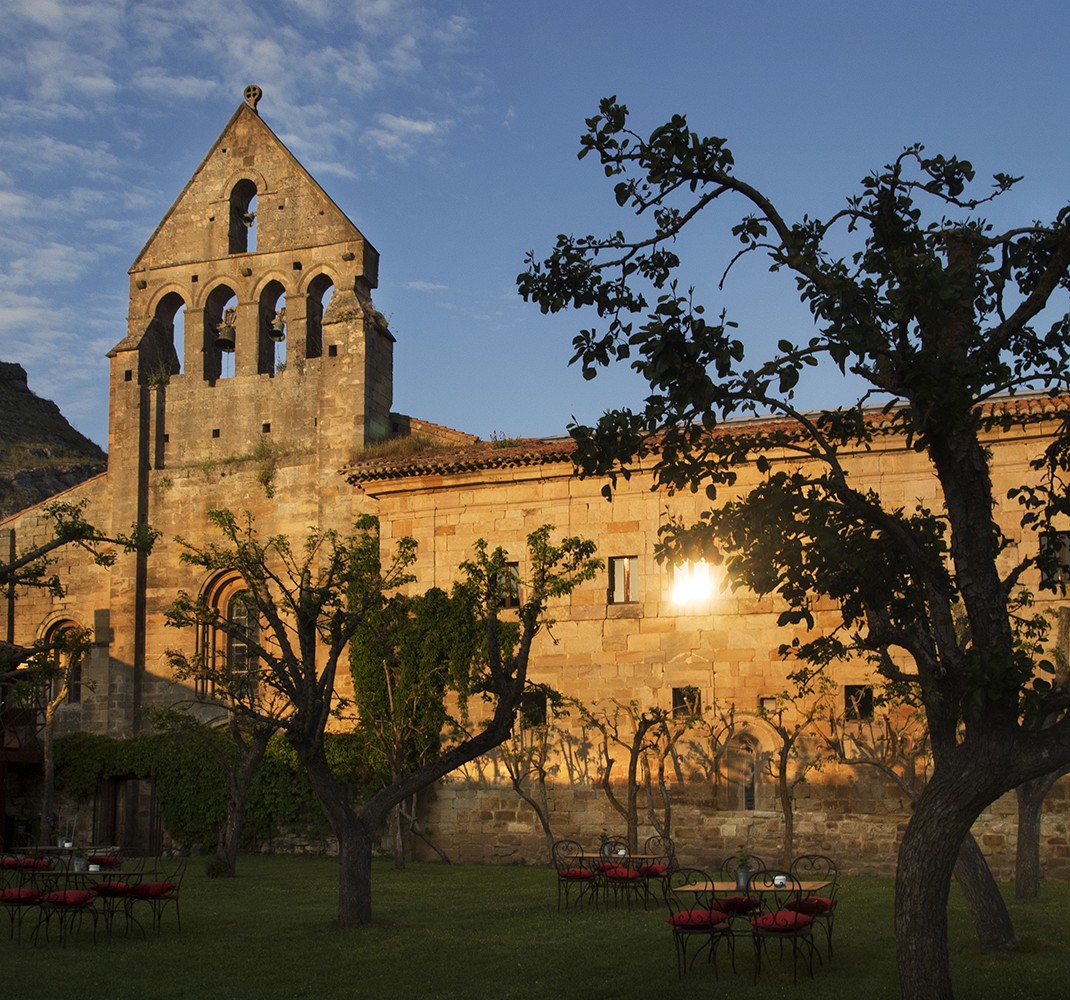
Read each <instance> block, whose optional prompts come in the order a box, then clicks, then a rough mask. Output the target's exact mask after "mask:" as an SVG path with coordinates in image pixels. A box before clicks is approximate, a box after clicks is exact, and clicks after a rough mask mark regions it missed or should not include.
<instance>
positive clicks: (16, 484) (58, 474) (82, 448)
mask: <svg viewBox="0 0 1070 1000" xmlns="http://www.w3.org/2000/svg"><path fill="white" fill-rule="evenodd" d="M107 464H108V460H107V456H106V455H105V453H104V452H103V451H102V450H101V449H100V448H99V447H97V445H95V444H94V443H93V442H92V441H90V440H89V438H87V437H85V436H84V435H82V434H80V433H79V432H78V431H76V430H75V429H74V428H73V427H72V426H71V425H70V424H69V423H67V420H66V419H65V418H64V416H63V414H62V413H60V411H59V407H58V406H56V404H55V403H53V402H51V401H50V400H47V399H41V397H40V396H35V395H34V394H33V393H32V392H30V388H29V386H28V385H27V384H26V371H25V369H24V368H23V367H22V365H16V364H10V363H8V362H4V361H0V517H7V516H8V515H9V514H14V513H15V512H16V511H19V510H22V509H23V508H24V507H29V506H30V505H31V504H35V503H38V502H40V501H41V500H44V499H46V498H47V497H50V496H52V495H53V494H54V493H58V492H60V491H61V490H65V489H69V488H70V487H71V486H76V485H77V484H78V483H80V482H82V481H83V480H85V479H88V478H89V477H90V476H95V475H97V474H98V473H100V472H103V471H104V470H105V469H106V468H107Z"/></svg>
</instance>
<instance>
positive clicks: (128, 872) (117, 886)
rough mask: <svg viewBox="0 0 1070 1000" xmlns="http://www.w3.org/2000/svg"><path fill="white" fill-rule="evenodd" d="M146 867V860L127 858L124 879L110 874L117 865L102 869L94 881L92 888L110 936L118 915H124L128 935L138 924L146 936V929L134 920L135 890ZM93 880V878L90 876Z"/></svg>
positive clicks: (124, 866) (124, 865)
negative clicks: (133, 925) (132, 925)
mask: <svg viewBox="0 0 1070 1000" xmlns="http://www.w3.org/2000/svg"><path fill="white" fill-rule="evenodd" d="M144 866H145V859H144V858H127V859H125V860H123V861H122V865H121V867H122V869H123V873H122V877H115V876H114V875H112V874H109V872H114V871H115V870H116V867H117V866H116V865H114V864H112V865H110V866H108V867H103V866H102V867H101V870H100V875H99V877H98V878H97V879H96V880H95V881H93V883H92V885H91V888H92V889H93V891H94V892H95V893H96V894H97V898H98V899H99V900H100V904H101V913H102V915H103V917H104V926H105V928H106V929H107V931H108V933H109V934H110V933H111V931H112V926H113V924H114V923H115V916H116V914H117V913H120V912H121V913H122V914H123V917H124V918H125V923H126V930H127V933H129V932H130V926H131V924H136V925H137V926H138V928H139V929H140V931H141V935H142V937H144V936H145V928H144V927H142V926H141V923H140V922H139V921H137V920H136V919H135V918H134V913H133V909H134V890H135V889H136V887H137V885H138V883H140V882H141V880H142V876H141V870H142V869H143V868H144ZM90 877H91V878H92V876H90Z"/></svg>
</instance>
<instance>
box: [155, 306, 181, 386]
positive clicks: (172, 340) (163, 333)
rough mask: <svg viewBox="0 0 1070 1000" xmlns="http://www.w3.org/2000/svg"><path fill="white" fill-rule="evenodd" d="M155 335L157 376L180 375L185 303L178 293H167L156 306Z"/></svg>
mask: <svg viewBox="0 0 1070 1000" xmlns="http://www.w3.org/2000/svg"><path fill="white" fill-rule="evenodd" d="M155 318H156V335H157V337H159V354H160V371H159V373H157V372H149V375H150V377H151V376H153V375H158V377H160V378H164V377H166V376H169V375H181V374H182V364H183V357H184V354H185V330H186V303H185V301H184V300H183V298H182V296H181V295H179V294H178V292H168V293H167V294H166V295H165V296H164V297H163V298H162V299H160V302H159V304H158V305H157V306H156V317H155Z"/></svg>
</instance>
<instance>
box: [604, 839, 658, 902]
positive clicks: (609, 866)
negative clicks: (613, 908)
mask: <svg viewBox="0 0 1070 1000" xmlns="http://www.w3.org/2000/svg"><path fill="white" fill-rule="evenodd" d="M602 853H603V856H604V860H601V861H599V862H598V877H599V879H600V880H601V883H602V889H603V893H604V895H605V898H606V905H607V906H608V905H609V895H610V893H612V894H613V901H614V902H615V903H619V902H620V900H621V898H622V897H623V899H624V901H625V902H626V903H627V905H628V908H629V909H631V905H632V900H633V899H634V900H635V901H636V902H638V901H639V899H640V897H641V896H642V895H643V893H644V891H645V888H644V887H645V884H646V880H645V879H644V878H643V875H642V874H641V873H640V871H639V869H638V868H637V867H636V866H635V865H633V864H632V863H631V861H630V860H629V858H628V843H627V841H624V840H608V841H606V843H605V844H604V845H603V847H602Z"/></svg>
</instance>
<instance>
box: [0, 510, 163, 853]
mask: <svg viewBox="0 0 1070 1000" xmlns="http://www.w3.org/2000/svg"><path fill="white" fill-rule="evenodd" d="M88 506H89V501H88V500H85V499H82V500H79V501H76V502H71V501H66V500H56V501H53V502H51V503H47V504H45V505H44V506H43V507H42V509H41V513H42V518H43V520H44V522H45V530H44V532H43V537H42V538H41V540H39V541H35V542H33V543H32V544H31V545H30V546H29V547H28V548H24V549H23V550H22V551H21V552H19V551H16V550H15V547H14V533H12V546H11V550H10V551H9V552H8V553H6V554H5V557H4V558H2V559H0V587H3V588H5V589H6V590H7V594H8V599H9V601H13V600H14V599H15V595H16V591H17V590H18V589H19V588H26V587H28V588H30V589H38V590H44V591H47V592H48V593H49V594H51V595H52V596H53V597H55V598H62V597H64V596H65V594H66V591H65V589H64V587H63V582H62V581H61V580H60V577H59V575H58V574H57V573H55V572H53V568H52V567H53V565H54V562H55V555H54V553H56V552H57V551H58V550H60V549H63V548H65V547H67V546H74V547H75V548H80V549H82V550H84V551H85V552H87V553H88V554H89V557H90V558H91V559H92V561H93V562H94V563H95V564H96V565H97V566H111V565H113V564H114V562H115V559H116V556H117V554H118V551H119V550H121V551H125V552H137V553H139V554H141V555H147V554H148V553H149V552H150V551H151V550H152V546H153V544H154V543H155V541H156V538H157V534H158V533H157V532H156V531H154V530H153V529H152V528H150V527H149V526H148V525H146V524H135V525H133V526H132V528H131V530H130V532H129V533H119V534H116V535H109V534H107V533H106V532H104V531H102V530H100V529H99V528H97V527H95V526H94V525H93V524H92V523H91V522H89V521H88V520H86V516H85V512H86V508H87V507H88ZM8 633H9V634H8V641H7V642H3V643H0V684H4V685H10V686H11V692H12V693H11V697H12V699H13V700H21V701H22V702H24V703H25V704H28V705H30V706H34V707H36V706H38V705H42V706H43V711H42V713H41V714H42V716H43V720H42V725H41V756H42V766H43V768H44V783H43V786H42V792H41V832H42V835H45V834H48V833H49V832H54V831H52V826H53V823H54V816H55V756H54V752H53V744H54V736H55V723H56V714H57V712H58V711H59V708H60V706H61V705H63V703H64V702H65V701H66V700H67V698H68V695H69V694H70V692H71V688H72V685H73V684H74V683H78V684H79V685H80V684H81V683H82V682H81V675H80V670H81V661H82V658H83V657H84V656H85V654H86V653H87V652H88V650H89V647H90V635H89V633H88V632H87V631H86V630H84V629H76V628H64V629H58V630H56V631H54V632H52V633H51V634H50V635H48V636H44V637H41V638H39V639H36V640H34V641H33V642H31V643H28V644H25V643H16V642H14V636H13V635H11V625H10V624H9V626H8Z"/></svg>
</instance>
